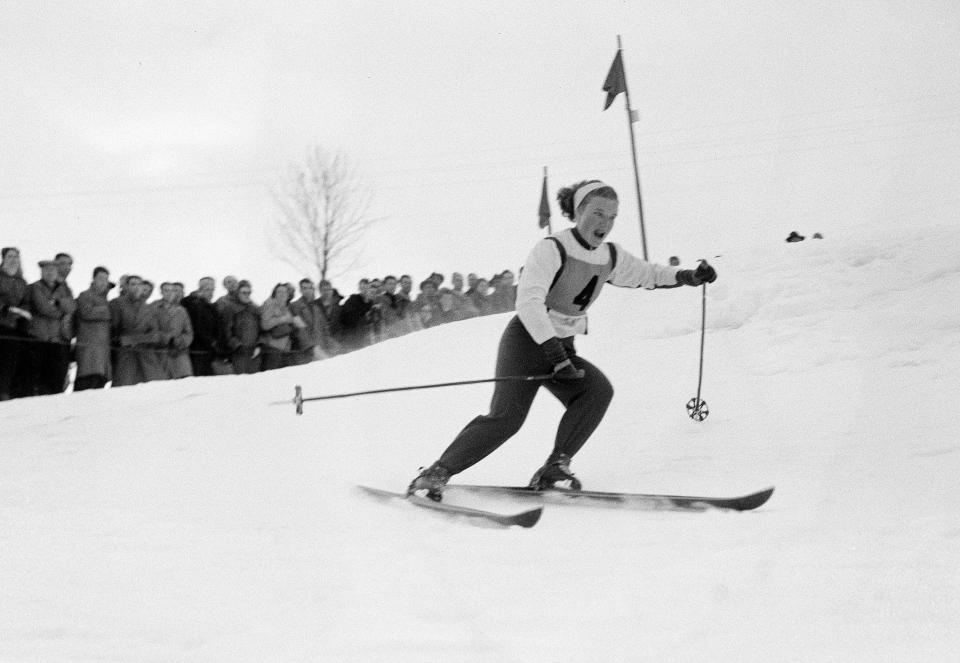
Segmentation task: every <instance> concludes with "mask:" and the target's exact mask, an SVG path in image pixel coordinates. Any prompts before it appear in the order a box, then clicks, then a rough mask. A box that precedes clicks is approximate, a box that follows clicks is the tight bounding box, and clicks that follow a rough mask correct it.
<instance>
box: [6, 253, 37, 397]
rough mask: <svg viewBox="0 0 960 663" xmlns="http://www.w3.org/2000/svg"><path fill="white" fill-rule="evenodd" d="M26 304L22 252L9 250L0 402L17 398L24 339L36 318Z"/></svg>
mask: <svg viewBox="0 0 960 663" xmlns="http://www.w3.org/2000/svg"><path fill="white" fill-rule="evenodd" d="M26 300H27V282H26V281H25V280H24V279H23V271H22V270H21V269H20V250H19V249H16V248H14V247H6V248H4V249H3V261H2V263H0V401H6V400H9V399H10V398H12V397H13V395H14V393H15V390H14V380H15V378H16V375H17V365H18V364H19V363H20V362H21V360H22V355H23V353H24V352H26V349H25V348H24V343H23V340H22V339H23V338H24V337H25V336H26V334H27V325H29V323H30V319H31V318H32V317H33V316H32V314H31V313H30V311H28V310H27V307H28V305H27V303H26Z"/></svg>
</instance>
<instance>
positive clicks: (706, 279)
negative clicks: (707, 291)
mask: <svg viewBox="0 0 960 663" xmlns="http://www.w3.org/2000/svg"><path fill="white" fill-rule="evenodd" d="M716 280H717V270H715V269H714V268H713V267H711V266H710V263H708V262H707V261H706V260H701V261H700V264H699V265H698V266H697V268H696V269H695V270H693V269H681V270H680V271H679V272H677V283H680V284H682V285H692V286H697V285H702V284H704V283H713V282H714V281H716Z"/></svg>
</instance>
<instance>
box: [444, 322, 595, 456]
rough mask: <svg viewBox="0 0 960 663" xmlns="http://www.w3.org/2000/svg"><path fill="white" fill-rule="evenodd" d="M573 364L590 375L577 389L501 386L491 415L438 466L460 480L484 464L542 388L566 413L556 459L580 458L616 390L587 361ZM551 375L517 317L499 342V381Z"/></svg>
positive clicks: (463, 435) (466, 432)
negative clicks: (484, 460) (477, 465)
mask: <svg viewBox="0 0 960 663" xmlns="http://www.w3.org/2000/svg"><path fill="white" fill-rule="evenodd" d="M563 344H564V345H565V346H566V347H567V350H568V351H570V352H571V353H572V352H573V351H574V348H573V338H572V337H571V338H567V339H563ZM572 361H573V364H574V365H575V366H576V367H577V368H580V369H583V370H584V372H585V373H586V375H585V376H584V378H583V380H581V381H579V382H577V383H576V384H559V383H557V382H553V381H546V382H520V381H517V382H513V381H508V382H497V383H496V388H495V389H494V392H493V399H492V400H491V402H490V412H489V414H486V415H481V416H479V417H476V418H475V419H474V420H473V421H471V422H470V423H469V424H467V426H466V427H465V428H464V429H463V430H462V431H460V434H459V435H457V437H456V439H454V441H453V442H452V443H451V444H450V446H449V447H447V450H446V451H444V452H443V455H442V456H441V457H440V464H441V465H443V466H444V467H445V468H447V469H448V470H449V471H450V473H451V474H457V473H459V472H463V471H464V470H465V469H467V468H468V467H470V466H471V465H474V464H476V463H478V462H479V461H481V460H483V459H484V458H486V457H487V456H488V455H489V454H490V453H492V452H493V451H494V450H496V449H497V448H498V447H499V446H500V445H502V444H503V443H504V442H506V441H507V440H508V439H510V438H511V437H512V436H513V435H514V434H515V433H516V432H517V431H519V430H520V427H521V426H522V425H523V422H524V420H525V419H526V418H527V413H529V411H530V406H531V405H533V399H534V397H535V396H536V395H537V391H539V389H540V387H541V386H544V387H546V389H547V390H549V391H550V393H552V394H553V395H554V396H556V397H557V399H558V400H559V401H560V402H561V403H563V405H564V407H566V412H565V413H564V415H563V417H562V418H561V419H560V426H559V428H558V429H557V437H556V439H555V441H554V447H553V454H554V455H556V454H561V453H565V454H568V455H570V456H573V455H574V454H576V453H577V452H578V451H579V450H580V448H581V447H582V446H583V445H584V443H585V442H586V441H587V439H588V438H589V437H590V435H591V434H592V433H593V431H594V430H595V429H596V428H597V426H598V425H599V424H600V421H601V420H602V419H603V415H604V414H605V413H606V411H607V406H608V405H610V400H611V399H612V398H613V386H612V385H611V384H610V381H609V380H607V377H606V376H605V375H604V374H603V373H601V372H600V369H598V368H597V367H596V366H594V365H593V364H591V363H590V362H588V361H587V360H586V359H583V358H582V357H577V356H573V357H572ZM552 370H553V366H552V365H551V364H550V362H549V361H548V360H547V357H546V355H545V354H544V352H543V350H542V349H541V348H540V346H539V345H537V344H536V343H535V342H534V340H533V339H532V338H531V337H530V334H529V333H527V330H526V328H525V327H524V326H523V323H521V322H520V319H519V318H517V317H514V318H513V319H512V320H511V321H510V323H509V324H508V325H507V328H506V329H505V330H504V332H503V336H502V337H501V338H500V348H499V350H498V352H497V369H496V376H497V377H505V376H513V375H542V374H545V373H550V372H551V371H552Z"/></svg>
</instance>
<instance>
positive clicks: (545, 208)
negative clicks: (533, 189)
mask: <svg viewBox="0 0 960 663" xmlns="http://www.w3.org/2000/svg"><path fill="white" fill-rule="evenodd" d="M538 214H539V216H540V227H541V228H549V227H550V199H549V198H548V197H547V169H546V167H544V169H543V189H541V191H540V211H539V212H538Z"/></svg>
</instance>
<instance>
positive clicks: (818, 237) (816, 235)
mask: <svg viewBox="0 0 960 663" xmlns="http://www.w3.org/2000/svg"><path fill="white" fill-rule="evenodd" d="M813 239H823V235H821V234H820V233H813Z"/></svg>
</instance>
